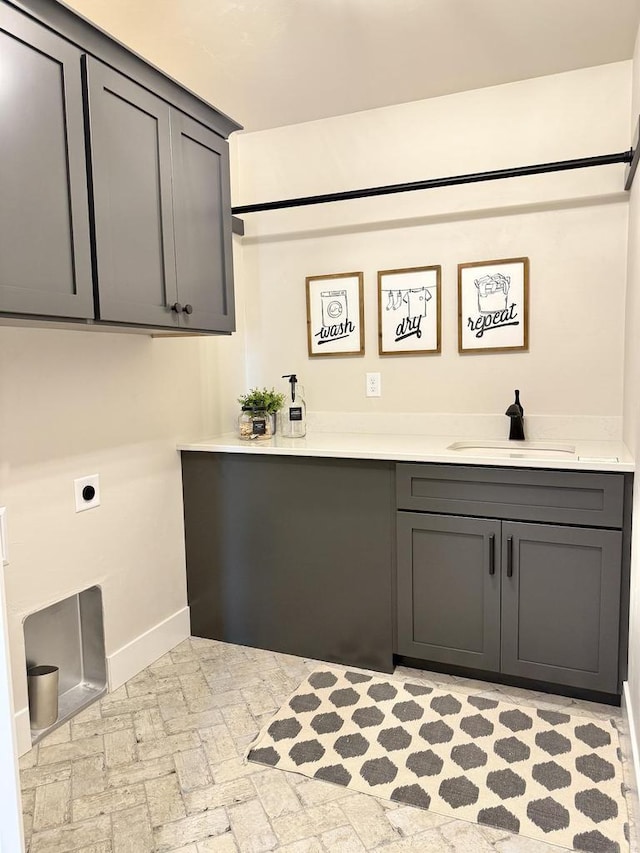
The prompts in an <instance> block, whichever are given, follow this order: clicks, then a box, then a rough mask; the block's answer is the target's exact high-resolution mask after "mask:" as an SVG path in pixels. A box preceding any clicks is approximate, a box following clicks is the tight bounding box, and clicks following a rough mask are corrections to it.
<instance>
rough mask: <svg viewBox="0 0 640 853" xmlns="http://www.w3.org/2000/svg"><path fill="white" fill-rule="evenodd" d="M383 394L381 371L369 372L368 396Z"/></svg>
mask: <svg viewBox="0 0 640 853" xmlns="http://www.w3.org/2000/svg"><path fill="white" fill-rule="evenodd" d="M380 396H382V388H381V382H380V374H379V373H367V397H380Z"/></svg>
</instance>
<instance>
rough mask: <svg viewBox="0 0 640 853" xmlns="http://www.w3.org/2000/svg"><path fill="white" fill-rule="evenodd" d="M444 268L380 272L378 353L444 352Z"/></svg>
mask: <svg viewBox="0 0 640 853" xmlns="http://www.w3.org/2000/svg"><path fill="white" fill-rule="evenodd" d="M440 273H441V268H440V267H439V266H436V267H411V268H410V269H403V270H380V272H378V352H379V354H380V355H428V354H436V353H439V352H440V312H441V308H440V305H441V303H440Z"/></svg>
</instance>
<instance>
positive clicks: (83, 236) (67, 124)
mask: <svg viewBox="0 0 640 853" xmlns="http://www.w3.org/2000/svg"><path fill="white" fill-rule="evenodd" d="M80 57H81V54H80V51H79V50H78V49H77V48H75V47H74V46H73V45H72V44H70V43H69V42H67V41H65V40H64V39H61V38H59V37H58V36H56V35H55V34H54V33H52V32H50V31H49V30H48V29H45V27H41V26H39V25H38V24H36V23H35V22H34V21H32V20H30V19H29V18H27V17H26V16H25V15H22V14H21V13H20V12H18V11H16V10H14V9H11V8H9V6H7V5H6V4H4V3H0V128H1V129H0V312H6V313H15V314H33V315H42V316H51V317H63V318H64V317H68V318H91V317H93V283H92V278H91V245H90V241H89V211H88V201H87V184H86V162H85V146H84V129H83V128H84V117H83V111H82V81H81V71H80Z"/></svg>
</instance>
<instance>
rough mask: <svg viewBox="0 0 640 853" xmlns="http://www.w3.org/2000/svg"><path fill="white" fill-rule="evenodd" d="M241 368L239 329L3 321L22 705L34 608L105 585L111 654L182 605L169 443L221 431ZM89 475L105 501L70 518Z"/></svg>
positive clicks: (10, 580) (5, 456)
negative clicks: (191, 334)
mask: <svg viewBox="0 0 640 853" xmlns="http://www.w3.org/2000/svg"><path fill="white" fill-rule="evenodd" d="M240 265H241V264H240V263H239V266H240ZM239 346H240V351H239V352H238V347H239ZM234 350H235V352H234ZM228 353H233V358H228V357H226V356H225V354H228ZM238 370H239V371H240V372H241V374H242V375H244V364H243V361H242V340H241V337H240V338H238V340H237V341H235V340H233V339H226V338H225V339H217V338H206V337H203V338H160V339H159V338H155V339H152V338H151V337H149V336H147V335H131V334H122V333H121V334H118V333H115V332H109V333H101V332H89V331H60V330H51V329H46V328H37V329H25V328H7V327H0V504H3V505H5V506H6V507H7V510H8V513H7V515H8V538H9V550H10V557H11V562H10V564H9V565H8V566H7V567H6V569H5V577H6V598H7V609H8V629H9V638H10V647H11V662H12V671H13V690H14V697H15V705H16V710H18V711H20V710H22V709H24V708H26V705H27V695H26V676H25V654H24V638H23V632H22V621H23V619H24V617H25V616H26V615H28V614H29V613H31V612H33V611H35V610H39V609H41V608H42V607H44V606H46V605H48V604H50V603H52V602H53V601H57V600H59V599H62V598H65V597H66V596H68V595H70V594H72V593H75V592H77V591H79V590H82V589H85V588H87V587H89V586H92V585H93V584H100V585H101V586H102V590H103V597H104V611H105V612H104V616H105V635H106V638H105V639H106V651H107V656H113V655H115V653H116V652H118V650H120V649H122V648H123V647H125V646H127V645H128V644H130V643H132V642H133V641H135V640H136V639H137V638H138V637H140V635H142V634H143V633H144V632H146V631H148V630H150V629H153V628H154V627H155V626H157V625H159V624H160V623H162V622H163V621H164V620H166V619H168V618H169V617H171V616H172V615H173V614H176V613H178V612H179V611H181V610H183V609H184V608H185V607H186V580H185V560H184V535H183V520H182V486H181V475H180V458H179V454H178V452H177V451H176V449H175V448H176V443H177V441H178V439H179V438H186V437H192V438H193V437H198V436H202V435H204V434H212V433H215V432H218V431H219V430H220V428H221V423H222V420H223V419H224V417H223V413H224V412H225V406H227V407H228V408H229V409H233V410H234V411H235V404H234V397H235V396H237V394H238V393H239V392H240V390H241V389H242V383H243V380H237V378H236V374H237V371H238ZM227 386H228V387H227ZM227 398H231V402H226V401H227ZM93 473H98V474H99V475H100V487H101V502H102V503H101V506H100V507H99V508H97V509H94V510H91V511H88V512H82V513H79V514H76V513H75V511H74V496H73V479H74V478H76V477H80V476H83V475H86V474H93ZM179 624H180V625H185V624H186V622H185V620H184V619H182V620H181V621H180V622H179ZM174 636H175V634H174ZM180 639H181V637H180ZM145 648H146V647H145ZM133 659H134V660H136V659H137V658H135V657H134V658H133ZM149 662H150V661H148V660H147V661H144V663H143V665H146V664H148V663H149ZM54 663H55V662H54ZM123 666H124V670H123ZM118 671H125V672H126V661H125V662H124V664H123V663H122V662H120V663H119V664H118ZM23 716H24V715H23ZM21 719H23V718H22V717H21ZM20 734H21V732H20V731H19V735H20ZM22 735H24V732H22ZM22 742H23V743H24V739H23V741H22ZM23 748H24V746H23Z"/></svg>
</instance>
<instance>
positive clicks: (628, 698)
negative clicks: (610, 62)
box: [624, 30, 640, 780]
mask: <svg viewBox="0 0 640 853" xmlns="http://www.w3.org/2000/svg"><path fill="white" fill-rule="evenodd" d="M639 111H640V30H639V31H638V38H637V39H636V49H635V54H634V58H633V97H632V102H631V121H630V128H629V133H630V134H631V133H633V132H635V129H636V126H637V122H638V114H639ZM639 291H640V174H636V178H635V181H634V184H633V187H632V188H631V198H630V202H629V255H628V279H627V295H626V316H625V320H626V324H625V364H624V439H625V443H626V444H627V446H628V447H629V449H630V450H631V452H632V453H634V454H635V455H636V457H637V454H638V451H639V450H640V418H639V406H640V385H639V383H640V292H639ZM633 516H634V533H633V537H632V543H631V602H630V615H629V678H628V682H627V685H626V689H625V704H626V708H627V713H628V716H629V721H630V723H631V726H632V741H633V744H634V747H635V752H634V757H635V761H636V776H637V779H638V780H640V760H639V759H640V752H639V749H640V476H639V475H638V474H636V477H635V483H634V497H633Z"/></svg>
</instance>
